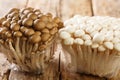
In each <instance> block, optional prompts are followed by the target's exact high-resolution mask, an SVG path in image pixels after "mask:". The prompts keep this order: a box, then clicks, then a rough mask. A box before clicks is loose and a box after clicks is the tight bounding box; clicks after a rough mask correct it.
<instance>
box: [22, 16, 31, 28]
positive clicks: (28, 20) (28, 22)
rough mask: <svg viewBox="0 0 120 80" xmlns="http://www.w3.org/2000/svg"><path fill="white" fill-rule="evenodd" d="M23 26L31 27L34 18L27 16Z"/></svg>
mask: <svg viewBox="0 0 120 80" xmlns="http://www.w3.org/2000/svg"><path fill="white" fill-rule="evenodd" d="M22 25H23V26H26V27H30V26H32V25H33V20H32V19H30V18H25V19H24V20H23V22H22Z"/></svg>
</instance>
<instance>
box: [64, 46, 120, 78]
mask: <svg viewBox="0 0 120 80" xmlns="http://www.w3.org/2000/svg"><path fill="white" fill-rule="evenodd" d="M62 46H63V51H64V52H65V54H66V55H67V54H69V55H70V56H71V63H70V65H69V66H71V67H70V69H71V71H73V72H78V73H85V74H92V75H97V76H99V77H106V78H112V77H115V76H116V75H117V74H118V72H119V69H120V55H118V54H119V52H117V51H115V50H106V51H104V52H100V51H98V50H97V49H93V48H91V47H90V46H84V45H76V44H74V45H71V46H70V45H68V46H67V45H62Z"/></svg>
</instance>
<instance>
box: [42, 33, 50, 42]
mask: <svg viewBox="0 0 120 80" xmlns="http://www.w3.org/2000/svg"><path fill="white" fill-rule="evenodd" d="M49 37H50V34H48V33H44V34H42V35H41V40H42V41H44V42H45V41H47V40H48V39H49Z"/></svg>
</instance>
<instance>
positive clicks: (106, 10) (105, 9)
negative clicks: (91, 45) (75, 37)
mask: <svg viewBox="0 0 120 80" xmlns="http://www.w3.org/2000/svg"><path fill="white" fill-rule="evenodd" d="M92 5H93V12H94V15H100V16H113V17H120V0H93V1H92Z"/></svg>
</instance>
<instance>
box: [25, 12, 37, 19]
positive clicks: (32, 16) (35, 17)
mask: <svg viewBox="0 0 120 80" xmlns="http://www.w3.org/2000/svg"><path fill="white" fill-rule="evenodd" d="M27 17H28V18H31V19H32V20H35V19H37V15H36V14H34V13H29V14H28V16H27Z"/></svg>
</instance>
